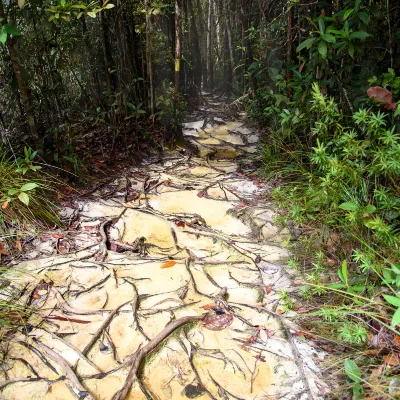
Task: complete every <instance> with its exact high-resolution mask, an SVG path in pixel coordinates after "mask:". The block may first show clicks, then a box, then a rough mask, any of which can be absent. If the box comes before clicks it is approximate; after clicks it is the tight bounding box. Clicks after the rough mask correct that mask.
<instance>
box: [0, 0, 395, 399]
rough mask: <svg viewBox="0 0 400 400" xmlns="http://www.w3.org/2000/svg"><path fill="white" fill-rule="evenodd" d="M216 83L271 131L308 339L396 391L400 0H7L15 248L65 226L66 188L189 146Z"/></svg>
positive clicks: (3, 32)
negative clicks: (189, 116)
mask: <svg viewBox="0 0 400 400" xmlns="http://www.w3.org/2000/svg"><path fill="white" fill-rule="evenodd" d="M202 92H203V93H204V92H208V93H210V92H212V93H216V94H219V95H220V96H221V97H224V98H226V99H228V100H229V101H228V100H227V104H230V105H227V112H231V113H236V112H238V111H239V109H240V108H241V107H244V108H245V110H246V112H247V117H248V118H249V119H250V120H251V122H252V123H253V124H257V125H258V127H259V129H260V130H262V131H263V132H264V141H263V143H262V145H261V146H260V148H259V153H258V155H257V157H256V160H255V161H257V162H259V165H260V174H261V175H264V176H265V177H267V178H268V179H269V180H270V182H271V183H272V184H273V186H274V190H273V192H272V194H271V198H272V199H273V200H274V202H275V204H276V205H277V206H278V207H279V209H280V216H279V218H278V221H277V222H278V223H280V224H282V225H284V226H288V227H289V228H290V230H291V231H292V233H293V235H294V238H295V240H292V241H290V242H288V243H287V245H288V247H289V248H290V249H291V250H292V251H293V254H294V256H293V257H292V259H291V260H290V264H291V266H292V267H293V268H298V269H299V270H300V271H301V272H302V273H303V274H304V276H305V278H304V279H305V281H306V282H305V283H304V285H303V286H301V287H300V291H299V296H300V297H301V298H302V300H303V301H307V304H308V307H307V310H306V311H307V312H305V313H304V314H303V315H302V320H303V322H302V323H303V326H304V331H305V333H304V335H305V336H306V337H307V338H309V339H310V338H311V339H313V340H315V341H318V340H319V339H323V340H324V343H325V344H324V346H325V349H326V350H327V351H328V352H330V353H334V354H336V355H337V360H338V361H337V363H336V364H335V365H332V370H333V371H336V370H337V368H338V366H339V367H340V366H342V367H343V370H344V371H345V374H346V377H345V378H344V379H346V382H347V383H346V385H347V386H346V387H345V390H347V389H348V390H349V391H350V392H351V393H352V394H351V395H350V396H353V398H354V399H359V398H360V399H361V398H369V399H383V398H385V399H386V398H395V396H396V395H394V393H395V390H396V388H397V387H398V386H399V385H400V379H399V375H400V374H399V373H400V185H399V182H400V180H399V178H400V135H399V126H400V108H399V107H398V104H397V100H398V99H399V97H400V2H398V1H397V0H327V1H318V0H315V1H302V0H176V1H172V0H165V1H161V0H160V1H151V0H98V1H97V0H95V1H86V0H5V1H4V0H0V132H1V145H0V204H1V210H0V235H1V238H0V254H1V255H2V256H4V257H6V256H7V255H8V254H9V253H10V252H12V251H16V250H21V246H22V245H21V240H22V239H21V238H22V237H23V232H24V231H25V230H27V229H29V228H28V226H29V225H30V224H32V223H34V224H43V225H46V224H48V223H58V220H57V217H56V215H55V213H54V209H55V208H54V207H55V206H54V204H53V203H56V202H57V197H60V196H61V195H60V194H57V190H58V189H57V187H60V185H61V182H62V181H67V182H68V184H71V182H72V180H76V179H78V180H81V181H85V180H87V179H88V176H89V175H90V174H91V173H92V172H93V171H94V172H95V173H100V174H101V173H103V174H107V170H106V169H105V168H106V167H107V166H109V167H110V168H113V166H116V165H121V164H123V163H127V162H129V160H131V159H133V158H138V157H139V158H140V154H145V153H146V152H150V151H154V150H160V149H162V148H166V147H171V146H174V144H175V143H179V144H180V140H181V138H180V136H181V135H180V131H181V129H180V126H181V122H182V120H183V118H184V116H185V113H186V112H187V110H189V109H190V108H192V107H195V106H196V105H199V104H201V102H202ZM180 145H181V144H180ZM104 171H105V172H104ZM63 190H64V189H63ZM67 192H68V190H67ZM283 296H284V294H283ZM293 307H294V305H293V304H292V303H291V302H290V301H288V304H287V308H288V310H290V309H292V308H293ZM7 313H8V309H7V307H6V306H4V307H3V308H2V310H0V318H2V319H0V323H3V322H4V323H12V322H10V321H7ZM326 343H329V344H326ZM341 396H342V395H340V396H339V398H345V397H341ZM343 396H345V395H343Z"/></svg>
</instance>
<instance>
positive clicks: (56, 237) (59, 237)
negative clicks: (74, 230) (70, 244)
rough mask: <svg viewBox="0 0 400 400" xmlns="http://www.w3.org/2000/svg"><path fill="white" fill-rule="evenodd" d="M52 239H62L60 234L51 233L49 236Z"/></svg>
mask: <svg viewBox="0 0 400 400" xmlns="http://www.w3.org/2000/svg"><path fill="white" fill-rule="evenodd" d="M51 237H52V238H54V239H61V238H62V237H63V235H62V233H53V234H52V235H51Z"/></svg>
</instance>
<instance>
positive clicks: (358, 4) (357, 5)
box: [354, 0, 362, 11]
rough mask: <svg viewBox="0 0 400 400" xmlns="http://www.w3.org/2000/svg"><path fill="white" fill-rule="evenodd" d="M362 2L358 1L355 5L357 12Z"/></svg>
mask: <svg viewBox="0 0 400 400" xmlns="http://www.w3.org/2000/svg"><path fill="white" fill-rule="evenodd" d="M361 2H362V0H356V4H355V5H354V9H355V10H356V11H357V10H358V8H359V7H360V4H361Z"/></svg>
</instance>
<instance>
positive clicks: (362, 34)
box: [350, 31, 371, 40]
mask: <svg viewBox="0 0 400 400" xmlns="http://www.w3.org/2000/svg"><path fill="white" fill-rule="evenodd" d="M368 36H371V35H370V34H369V33H367V32H361V31H358V32H353V33H351V34H350V39H351V40H353V39H361V40H365V39H366V38H367V37H368Z"/></svg>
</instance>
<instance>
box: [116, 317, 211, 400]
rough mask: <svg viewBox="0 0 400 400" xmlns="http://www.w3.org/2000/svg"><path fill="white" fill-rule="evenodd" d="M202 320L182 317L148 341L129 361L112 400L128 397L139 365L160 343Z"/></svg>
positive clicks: (122, 399) (121, 399) (123, 399)
mask: <svg viewBox="0 0 400 400" xmlns="http://www.w3.org/2000/svg"><path fill="white" fill-rule="evenodd" d="M203 318H204V316H203V315H201V316H198V315H197V316H188V317H182V318H180V319H178V320H176V321H172V322H170V323H169V324H168V325H167V326H166V327H165V328H164V329H163V330H162V331H161V332H160V333H159V334H158V335H157V336H156V337H155V338H154V339H152V340H150V342H148V343H147V344H146V345H145V346H143V347H141V348H140V349H139V350H137V351H136V353H135V354H134V355H133V356H132V357H131V359H130V360H129V364H130V367H131V368H130V370H129V374H128V376H127V378H126V380H125V383H124V385H123V387H122V389H121V390H119V391H118V392H117V393H116V394H115V395H114V396H113V398H112V400H125V399H126V397H127V396H128V393H129V390H130V388H131V387H132V385H133V383H134V382H135V380H137V379H138V378H137V372H138V370H139V367H140V364H141V362H142V360H143V358H144V357H145V356H147V355H148V354H149V353H151V352H152V351H153V350H154V349H155V348H156V347H157V346H158V345H159V344H160V343H162V342H163V341H164V340H165V339H166V338H167V337H168V336H169V335H171V333H173V332H174V331H175V330H176V329H178V328H180V327H181V326H183V325H187V324H189V323H191V322H194V321H201V320H202V319H203Z"/></svg>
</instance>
